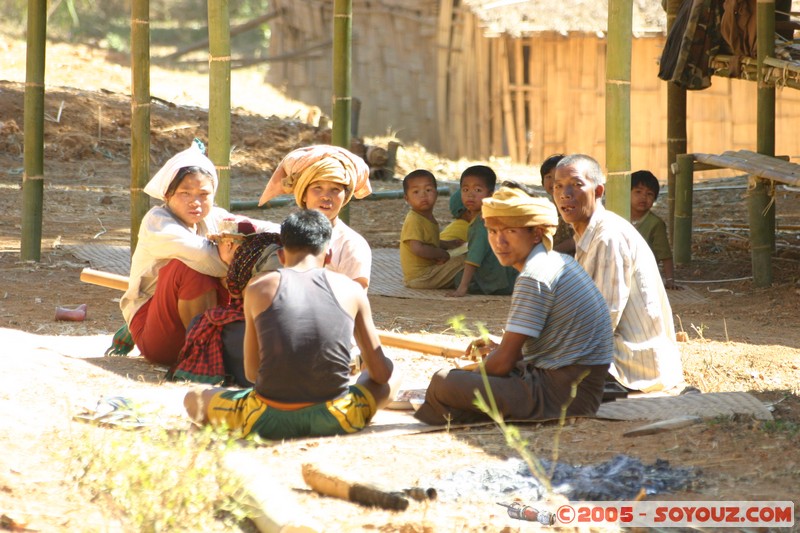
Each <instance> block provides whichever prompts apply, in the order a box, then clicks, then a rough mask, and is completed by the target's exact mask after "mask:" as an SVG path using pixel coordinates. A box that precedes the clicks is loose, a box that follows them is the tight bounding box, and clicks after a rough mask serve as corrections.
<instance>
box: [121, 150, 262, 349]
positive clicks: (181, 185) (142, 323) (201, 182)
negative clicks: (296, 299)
mask: <svg viewBox="0 0 800 533" xmlns="http://www.w3.org/2000/svg"><path fill="white" fill-rule="evenodd" d="M217 185H218V179H217V172H216V169H215V167H214V164H213V163H212V162H211V160H209V159H208V158H207V157H206V156H205V155H204V154H203V151H202V150H201V148H200V146H199V145H198V144H196V143H192V146H191V147H189V148H188V149H186V150H184V151H182V152H179V153H178V154H176V155H174V156H173V157H172V158H170V159H169V161H167V162H166V163H165V164H164V166H163V167H162V168H161V169H160V170H159V171H158V172H157V173H156V175H155V176H153V178H152V179H151V180H150V182H149V183H148V184H147V185H146V186H145V188H144V191H145V192H146V193H147V194H148V195H150V196H151V197H153V198H156V199H157V200H161V201H162V202H163V203H162V204H161V205H159V206H157V207H153V208H152V209H150V210H149V211H148V212H147V213H146V214H145V216H144V218H143V219H142V223H141V226H140V228H139V238H138V244H137V246H136V250H135V252H134V254H133V257H132V258H131V273H130V278H129V281H128V290H127V291H125V294H124V295H123V297H122V300H121V301H120V308H121V310H122V315H123V317H124V318H125V322H126V324H127V325H128V329H129V330H130V333H131V336H132V337H133V340H134V342H135V343H136V346H137V347H138V348H139V351H140V352H141V353H142V355H143V356H144V357H145V358H146V359H147V360H148V361H150V362H153V363H158V364H164V365H172V364H173V363H175V361H176V360H177V357H178V353H179V352H180V349H181V347H182V346H183V342H184V337H185V335H186V326H187V325H188V324H189V322H190V321H191V319H192V318H193V317H194V316H195V315H197V314H199V313H202V312H203V311H205V310H206V309H209V308H211V307H214V306H215V305H217V304H223V303H227V301H228V298H229V296H228V291H227V290H226V289H225V287H224V286H223V285H222V283H221V282H220V278H223V277H225V275H226V274H227V272H228V264H229V263H230V261H231V259H232V258H233V252H234V251H235V245H234V244H233V243H232V242H229V241H227V242H222V243H220V245H219V246H217V245H215V244H214V243H213V242H212V241H210V240H209V239H208V238H207V236H208V235H210V234H217V233H219V232H220V226H221V225H222V224H223V221H224V220H229V221H233V223H236V217H234V215H232V214H231V213H229V212H228V211H226V210H225V209H222V208H221V207H216V206H214V194H215V193H216V190H217ZM240 218H241V217H240ZM253 222H254V223H255V224H256V226H258V227H260V228H261V229H264V230H268V229H272V231H277V229H278V226H277V224H271V223H268V222H259V221H253Z"/></svg>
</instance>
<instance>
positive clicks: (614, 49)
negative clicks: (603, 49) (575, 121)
mask: <svg viewBox="0 0 800 533" xmlns="http://www.w3.org/2000/svg"><path fill="white" fill-rule="evenodd" d="M632 24H633V6H632V0H609V2H608V55H607V58H606V167H607V169H608V182H607V183H606V207H607V208H608V209H610V210H611V211H614V212H615V213H617V214H618V215H620V216H622V217H624V218H625V219H628V220H630V213H631V201H630V197H631V39H632V37H633V36H632V30H631V25H632Z"/></svg>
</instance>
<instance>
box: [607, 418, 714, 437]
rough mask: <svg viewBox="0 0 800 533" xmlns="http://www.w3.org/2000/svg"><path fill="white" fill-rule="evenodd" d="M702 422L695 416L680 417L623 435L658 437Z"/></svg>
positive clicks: (641, 427) (647, 425)
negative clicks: (660, 434)
mask: <svg viewBox="0 0 800 533" xmlns="http://www.w3.org/2000/svg"><path fill="white" fill-rule="evenodd" d="M702 421H703V419H702V418H701V417H699V416H694V415H687V416H678V417H675V418H670V419H669V420H661V421H659V422H653V423H652V424H646V425H644V426H639V427H637V428H633V429H631V430H628V431H626V432H625V433H623V434H622V436H623V437H641V436H643V435H657V434H659V433H664V432H667V431H675V430H676V429H683V428H686V427H689V426H693V425H695V424H699V423H701V422H702Z"/></svg>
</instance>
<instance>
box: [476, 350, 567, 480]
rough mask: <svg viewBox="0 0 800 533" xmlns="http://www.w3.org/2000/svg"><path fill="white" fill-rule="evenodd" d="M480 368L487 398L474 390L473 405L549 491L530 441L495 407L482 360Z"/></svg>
mask: <svg viewBox="0 0 800 533" xmlns="http://www.w3.org/2000/svg"><path fill="white" fill-rule="evenodd" d="M480 370H481V377H482V378H483V386H484V388H485V389H486V396H487V398H484V397H483V395H482V394H481V393H480V391H475V406H476V407H477V408H478V409H480V410H481V411H482V412H484V413H485V414H486V416H488V417H489V418H491V419H492V421H493V422H494V423H495V424H497V427H498V428H499V429H500V432H501V433H502V434H503V436H504V437H505V439H506V444H508V446H509V447H510V448H511V449H512V450H514V451H516V452H517V453H518V454H519V455H520V457H522V460H523V461H525V464H527V465H528V469H529V470H530V471H531V474H533V476H534V477H536V479H537V480H538V481H539V483H541V484H542V486H543V487H544V488H545V489H546V490H547V492H550V491H551V486H550V476H549V475H548V473H547V472H546V471H545V469H544V466H542V463H541V461H539V459H538V458H537V457H536V456H535V455H533V454H532V453H531V451H530V450H529V449H528V444H530V443H529V442H528V441H527V440H525V439H524V438H523V437H522V435H521V434H520V432H519V429H518V428H517V427H516V426H512V425H509V424H506V421H505V419H504V418H503V415H502V414H501V413H500V411H499V410H498V409H497V403H496V402H495V400H494V395H493V394H492V389H491V387H489V377H488V375H487V374H486V369H485V368H484V365H483V361H481V363H480ZM554 465H555V461H554Z"/></svg>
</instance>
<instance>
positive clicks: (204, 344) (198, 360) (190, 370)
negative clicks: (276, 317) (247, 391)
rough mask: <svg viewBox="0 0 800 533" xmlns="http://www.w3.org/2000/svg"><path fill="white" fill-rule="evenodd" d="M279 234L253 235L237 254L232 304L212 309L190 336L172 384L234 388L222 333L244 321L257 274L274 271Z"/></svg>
mask: <svg viewBox="0 0 800 533" xmlns="http://www.w3.org/2000/svg"><path fill="white" fill-rule="evenodd" d="M279 243H280V236H279V235H278V234H277V233H253V234H250V235H248V236H247V237H246V240H245V242H244V244H242V245H241V246H240V247H239V248H238V249H237V250H236V252H235V253H234V256H233V261H232V262H231V266H230V268H229V269H228V278H227V279H228V281H227V286H228V291H229V292H230V294H231V302H230V304H228V305H227V306H222V307H214V308H213V309H209V310H208V311H206V312H205V313H203V316H201V317H200V319H199V320H198V321H197V323H195V324H194V325H193V326H192V328H191V329H190V330H189V331H188V332H187V333H186V342H185V343H184V344H183V348H181V351H180V353H179V354H178V361H177V363H175V366H174V367H173V368H171V369H170V370H169V372H167V376H166V378H167V379H168V380H171V381H180V380H186V381H194V382H197V383H210V384H212V385H219V384H222V385H226V386H227V385H233V384H234V382H233V379H232V377H231V376H229V375H227V374H226V372H225V363H224V359H223V354H224V350H225V348H224V346H223V342H222V329H223V328H224V327H225V325H227V324H231V323H233V322H236V321H240V320H241V321H244V312H243V311H242V298H241V296H242V292H243V291H244V288H245V287H246V286H247V283H248V282H249V281H250V278H251V277H252V276H253V274H255V273H256V272H260V271H262V270H264V269H271V268H272V266H271V263H270V261H269V260H268V259H269V257H270V256H272V255H274V251H275V250H276V249H277V248H278V247H279Z"/></svg>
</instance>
